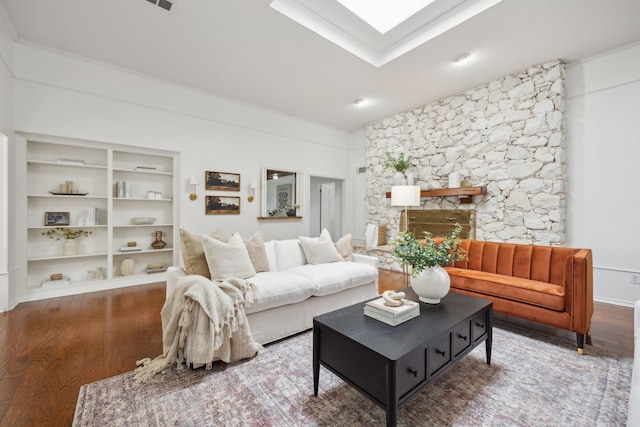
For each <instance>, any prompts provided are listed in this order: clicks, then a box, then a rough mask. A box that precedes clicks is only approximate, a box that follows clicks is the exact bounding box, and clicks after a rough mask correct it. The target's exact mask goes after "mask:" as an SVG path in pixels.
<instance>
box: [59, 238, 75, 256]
mask: <svg viewBox="0 0 640 427" xmlns="http://www.w3.org/2000/svg"><path fill="white" fill-rule="evenodd" d="M62 252H63V253H64V254H65V255H78V242H77V241H76V240H75V239H67V240H65V241H64V243H63V244H62Z"/></svg>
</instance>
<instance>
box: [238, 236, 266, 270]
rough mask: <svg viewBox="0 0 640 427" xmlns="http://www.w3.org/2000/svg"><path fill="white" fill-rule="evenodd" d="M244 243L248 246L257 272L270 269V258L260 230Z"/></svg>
mask: <svg viewBox="0 0 640 427" xmlns="http://www.w3.org/2000/svg"><path fill="white" fill-rule="evenodd" d="M244 244H245V246H246V247H247V252H249V258H250V259H251V263H252V264H253V268H254V269H255V270H256V273H259V272H261V271H269V259H268V258H267V251H266V250H265V248H264V240H263V239H262V233H260V230H258V231H256V232H255V233H254V234H253V236H251V238H249V239H245V241H244Z"/></svg>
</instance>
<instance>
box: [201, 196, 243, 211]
mask: <svg viewBox="0 0 640 427" xmlns="http://www.w3.org/2000/svg"><path fill="white" fill-rule="evenodd" d="M205 204H206V207H205V214H207V215H229V214H231V215H234V214H235V215H237V214H239V213H240V197H230V196H206V200H205Z"/></svg>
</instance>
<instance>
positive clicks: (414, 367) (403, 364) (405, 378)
mask: <svg viewBox="0 0 640 427" xmlns="http://www.w3.org/2000/svg"><path fill="white" fill-rule="evenodd" d="M397 369H398V370H397V373H396V378H397V381H396V383H397V384H398V395H399V396H400V398H402V396H404V395H405V393H407V392H408V391H410V390H411V389H412V388H414V387H415V386H417V385H418V384H420V383H421V382H423V381H426V379H427V362H426V352H425V350H424V349H420V350H416V351H414V352H412V353H409V354H408V355H406V356H405V357H403V358H402V359H401V360H399V361H398V366H397Z"/></svg>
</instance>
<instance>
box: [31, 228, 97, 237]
mask: <svg viewBox="0 0 640 427" xmlns="http://www.w3.org/2000/svg"><path fill="white" fill-rule="evenodd" d="M91 234H93V231H87V230H81V229H77V230H76V229H72V228H66V227H56V228H52V229H50V230H47V231H43V232H42V235H43V236H47V237H48V238H50V239H53V240H60V239H65V240H72V239H77V238H78V237H83V236H89V235H91Z"/></svg>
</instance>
